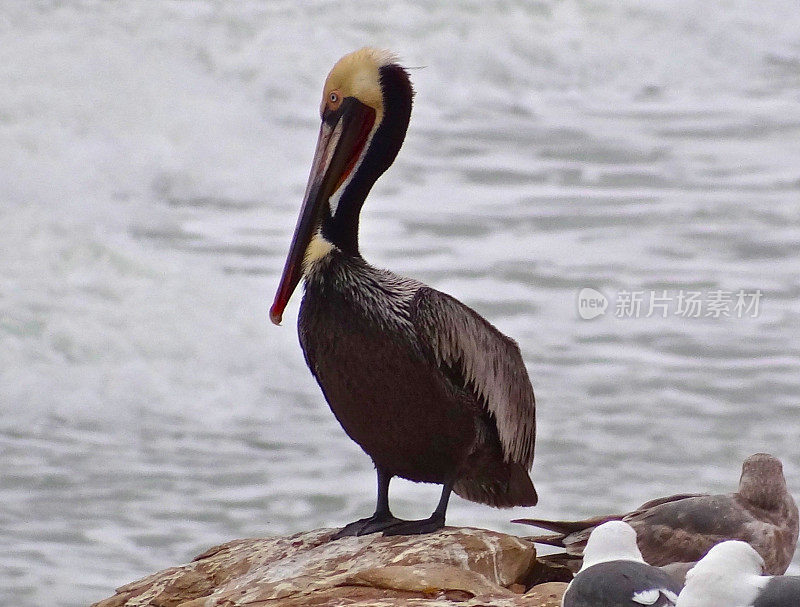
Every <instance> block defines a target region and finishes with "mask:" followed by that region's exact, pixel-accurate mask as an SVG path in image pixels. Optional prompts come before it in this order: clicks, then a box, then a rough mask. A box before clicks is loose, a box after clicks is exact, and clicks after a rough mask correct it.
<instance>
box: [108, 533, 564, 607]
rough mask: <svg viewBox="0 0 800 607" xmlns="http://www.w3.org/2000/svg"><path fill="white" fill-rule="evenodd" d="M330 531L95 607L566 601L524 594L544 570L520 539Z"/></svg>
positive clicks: (140, 586) (215, 562)
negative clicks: (362, 534)
mask: <svg viewBox="0 0 800 607" xmlns="http://www.w3.org/2000/svg"><path fill="white" fill-rule="evenodd" d="M332 532H333V530H331V529H319V530H316V531H309V532H305V533H299V534H296V535H293V536H290V537H276V538H265V539H247V540H235V541H232V542H228V543H226V544H222V545H221V546H217V547H215V548H212V549H211V550H208V551H207V552H205V553H203V554H201V555H200V556H198V557H197V558H196V559H195V560H194V561H192V562H191V563H188V564H186V565H182V566H180V567H171V568H169V569H166V570H164V571H161V572H159V573H156V574H153V575H150V576H148V577H146V578H143V579H141V580H139V581H136V582H133V583H131V584H127V585H125V586H122V587H121V588H118V589H117V593H116V594H115V595H114V596H112V597H110V598H108V599H105V600H103V601H100V602H99V603H95V605H94V607H122V606H127V607H134V606H136V607H223V606H224V607H239V606H245V605H246V606H253V607H256V606H259V607H261V606H263V607H266V606H272V605H280V606H282V607H283V606H286V607H301V606H310V607H315V606H318V607H322V606H328V605H344V604H346V605H349V606H354V607H357V606H367V605H371V606H381V605H387V606H388V605H426V606H429V607H435V606H444V605H449V606H452V605H455V604H458V605H463V606H478V605H493V606H495V605H496V606H497V607H504V606H508V607H523V606H525V607H550V606H551V605H557V604H558V603H557V602H553V598H552V597H553V596H555V595H554V594H553V592H557V591H558V589H555V590H554V589H553V588H551V587H549V586H552V585H548V584H545V585H544V586H548V588H546V589H544V590H537V589H541V588H542V587H535V588H533V589H532V590H531V591H530V592H528V593H527V594H524V595H523V594H518V592H520V590H521V589H522V588H524V587H525V583H526V580H527V579H530V577H531V576H530V574H531V571H532V570H534V569H535V568H536V567H537V566H538V565H537V561H536V552H535V549H534V547H533V545H532V544H531V543H530V542H527V541H525V540H522V539H520V538H518V537H514V536H511V535H506V534H503V533H497V532H494V531H487V530H484V529H471V528H451V527H448V528H445V529H443V530H442V531H440V532H438V533H433V534H430V535H423V536H395V537H383V536H382V535H380V534H373V535H369V536H365V537H350V538H343V539H341V540H338V541H335V542H331V541H330V536H331V534H332ZM561 586H566V585H565V584H562V585H561ZM509 588H511V589H509ZM561 592H562V593H563V590H561ZM559 600H560V595H559Z"/></svg>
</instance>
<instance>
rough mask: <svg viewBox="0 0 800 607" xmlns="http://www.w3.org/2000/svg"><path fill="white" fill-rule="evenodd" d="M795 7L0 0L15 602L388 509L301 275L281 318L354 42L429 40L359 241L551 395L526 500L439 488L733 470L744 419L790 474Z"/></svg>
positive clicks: (795, 339)
mask: <svg viewBox="0 0 800 607" xmlns="http://www.w3.org/2000/svg"><path fill="white" fill-rule="evenodd" d="M798 32H800V10H798V5H797V3H796V2H794V1H791V0H762V1H760V2H758V3H755V2H751V1H749V0H719V1H714V2H702V3H700V2H695V1H694V0H670V1H665V0H653V1H650V2H646V3H643V2H638V1H635V0H593V1H589V0H541V1H538V2H536V1H533V2H522V1H513V0H505V1H502V0H489V1H484V0H481V1H480V2H478V1H465V2H459V3H441V2H434V1H420V2H411V1H408V0H395V1H392V2H386V1H372V0H370V1H366V0H364V1H355V0H341V1H339V2H329V1H319V2H296V1H294V0H292V1H280V0H274V1H264V2H256V1H247V2H222V1H219V2H215V1H211V0H206V1H199V0H198V1H189V0H187V1H182V2H136V1H129V2H113V3H112V2H101V1H89V0H87V1H81V2H78V1H75V2H55V1H52V2H46V1H41V2H32V1H31V2H28V1H20V2H16V1H13V0H9V1H6V2H3V3H2V6H0V235H1V237H0V458H1V459H0V462H1V463H0V603H2V604H4V605H5V604H8V605H12V604H13V605H16V606H28V605H30V606H33V605H45V604H46V605H54V606H61V605H64V606H67V605H69V606H71V605H85V604H88V603H89V602H92V601H95V600H99V599H101V598H103V597H105V596H107V595H109V594H110V593H111V592H112V591H113V588H114V587H115V586H118V585H121V584H123V583H126V582H129V581H131V580H133V579H135V578H137V577H140V576H142V575H144V574H147V573H150V572H153V571H156V570H158V569H161V568H164V567H166V566H170V565H174V564H177V563H181V562H185V561H187V560H189V559H191V558H192V557H193V556H194V555H196V554H197V553H199V552H201V551H202V550H204V549H205V548H207V547H209V546H211V545H213V544H215V543H218V542H222V541H226V540H230V539H234V538H239V537H247V536H263V535H270V534H284V533H291V532H296V531H300V530H306V529H312V528H315V527H320V526H336V525H341V524H343V523H346V522H349V521H351V520H354V519H355V518H358V517H360V516H365V515H367V514H369V513H370V512H371V511H372V508H373V506H374V494H375V489H374V482H375V481H374V474H373V470H372V468H371V464H370V461H369V459H368V458H367V457H366V456H365V455H363V454H362V453H361V452H360V451H359V449H358V448H357V447H356V445H355V444H353V443H351V442H350V440H349V439H348V438H347V437H346V436H345V435H344V433H343V432H342V431H341V429H340V428H339V426H338V424H337V422H336V421H335V419H334V418H333V416H332V414H331V413H330V411H329V410H328V407H327V405H326V404H325V402H324V400H323V398H322V395H321V393H320V391H319V389H318V388H317V386H316V385H315V383H314V381H313V379H312V377H311V375H310V374H309V372H308V370H307V369H306V366H305V364H304V362H303V358H302V354H301V351H300V348H299V345H298V343H297V337H296V332H295V328H294V324H295V321H296V314H297V306H298V302H299V297H295V298H294V300H293V302H292V304H291V305H290V307H289V309H288V311H287V314H286V317H285V321H284V326H283V327H281V328H278V327H274V326H272V325H271V324H270V323H269V320H268V317H267V309H268V306H269V304H270V303H271V301H272V297H273V295H274V290H275V287H276V284H277V278H278V274H279V272H280V270H281V268H282V265H283V261H284V256H285V253H286V251H287V247H288V243H289V239H290V236H291V232H292V230H293V228H294V224H295V220H296V214H297V211H298V209H299V204H300V199H301V196H302V193H303V189H304V186H305V181H306V177H307V172H308V168H309V166H310V160H311V156H312V154H313V149H314V142H315V138H316V132H317V129H318V118H317V108H318V103H319V97H320V92H321V86H322V83H323V81H324V77H325V75H326V74H327V72H328V70H329V69H330V67H331V66H332V64H333V62H334V61H335V60H336V59H338V57H339V56H340V55H342V54H344V53H345V52H348V51H350V50H353V49H355V48H358V47H360V46H363V45H365V44H371V45H378V46H384V47H389V48H391V49H394V50H395V51H396V52H398V53H399V54H400V56H401V57H402V58H403V60H404V62H405V63H406V65H409V66H414V67H417V66H419V67H422V66H424V69H415V70H413V71H412V78H413V80H414V82H415V86H416V89H417V97H416V105H415V109H414V114H413V116H412V122H411V127H410V131H409V134H408V137H407V140H406V145H405V147H404V148H403V150H402V152H401V153H400V156H399V157H398V159H397V162H396V163H395V165H394V166H393V168H392V169H391V170H390V171H389V172H388V173H387V174H386V175H385V176H384V177H383V178H382V179H381V180H380V181H379V183H378V184H377V186H376V187H375V189H374V191H373V193H372V195H371V197H370V199H369V200H368V202H367V204H366V206H365V209H364V213H363V216H362V251H363V253H364V255H365V257H366V258H367V259H368V260H370V261H371V262H373V263H375V264H377V265H379V266H385V267H389V268H391V269H393V270H395V271H397V272H399V273H401V274H406V275H410V276H413V277H416V278H418V279H421V280H423V281H425V282H427V283H429V284H431V285H432V286H435V287H437V288H439V289H442V290H444V291H447V292H448V293H451V294H453V295H454V296H456V297H458V298H460V299H461V300H462V301H464V302H466V303H467V304H469V305H471V306H473V307H474V308H476V309H477V310H478V311H480V312H481V313H482V314H484V315H485V316H486V317H487V318H489V319H491V320H492V321H493V322H494V323H495V324H497V326H498V327H500V328H501V329H502V330H503V331H505V332H506V333H508V334H509V335H512V336H513V337H515V338H516V339H517V340H518V341H519V343H520V345H521V348H522V351H523V353H524V356H525V359H526V361H527V363H528V367H529V370H530V374H531V377H532V379H533V383H534V387H535V390H536V394H537V400H538V420H539V439H538V445H537V456H536V462H535V464H534V470H533V478H534V480H535V483H536V485H537V488H538V490H539V494H540V496H541V501H540V505H539V506H538V507H537V508H536V509H529V510H526V509H516V510H513V511H501V510H493V509H491V508H488V507H484V506H479V505H474V504H470V503H468V502H465V501H463V500H461V499H459V498H454V500H453V502H452V505H451V508H450V512H449V514H450V517H449V522H450V523H451V524H454V525H474V526H485V527H489V528H494V529H498V530H502V531H507V532H519V533H523V534H527V533H528V532H529V529H527V528H520V527H519V526H516V525H512V524H510V523H509V522H508V521H509V520H510V519H511V518H514V517H518V516H524V515H536V516H542V517H578V516H584V515H591V514H597V513H602V512H607V511H618V510H625V509H630V508H633V507H635V506H637V505H638V504H639V503H641V502H643V501H645V500H647V499H650V498H652V497H656V496H661V495H668V494H671V493H675V492H679V491H703V490H707V491H712V492H726V491H730V490H732V489H733V488H734V487H735V486H736V483H737V481H738V476H739V467H740V464H741V461H742V460H743V459H744V458H745V457H746V456H747V455H749V454H751V453H754V452H757V451H768V452H771V453H773V454H775V455H777V456H778V457H780V458H781V459H782V460H783V462H784V466H785V470H786V475H787V478H788V481H789V483H790V486H791V487H792V489H793V490H794V492H795V494H796V495H800V440H798V436H799V435H800V420H799V419H798V415H799V414H800V407H799V405H800V403H799V402H798V400H800V399H799V397H800V374H798V368H800V330H799V329H798V326H799V325H800V305H799V304H798V301H799V299H798V298H800V277H799V276H800V274H799V271H800V265H799V264H800V35H798ZM584 287H591V288H594V289H598V290H599V291H601V292H602V293H604V294H605V295H606V297H607V298H608V300H609V304H608V309H607V310H606V313H605V314H604V315H601V316H600V317H598V318H596V319H594V320H592V321H586V320H583V319H581V318H580V317H579V315H578V308H577V297H578V293H579V291H580V290H581V289H582V288H584ZM626 291H627V292H639V293H643V294H644V298H645V299H644V303H643V307H642V310H641V311H640V313H639V318H627V317H618V314H623V313H625V312H630V311H631V310H630V309H628V310H625V309H623V307H622V303H623V302H624V297H625V295H624V292H626ZM651 291H654V292H655V293H656V294H657V295H658V296H662V295H664V293H662V291H666V292H667V293H666V296H667V298H668V299H673V300H672V301H670V304H669V305H670V307H669V309H668V311H667V312H668V313H667V318H663V317H662V316H663V314H662V313H661V308H655V309H654V313H653V314H651V315H648V314H647V312H648V309H649V308H648V300H649V298H650V295H651ZM681 291H683V292H689V291H695V292H700V293H701V298H703V300H704V302H705V304H706V305H707V306H708V305H710V303H709V301H710V299H709V298H712V297H714V296H713V295H712V293H713V292H718V291H724V292H728V293H737V292H739V291H744V292H746V293H748V294H750V293H755V292H756V291H760V292H761V293H762V295H761V299H760V301H759V304H760V305H759V309H758V311H757V314H753V313H752V312H753V311H752V310H751V311H750V313H747V314H736V313H734V312H733V309H731V310H730V312H731V314H730V316H727V317H726V316H724V315H722V316H720V317H719V318H716V317H714V316H713V315H711V316H705V313H706V309H704V310H703V311H702V315H701V317H699V318H693V317H686V316H685V315H682V314H680V313H677V312H679V310H678V309H677V307H676V306H677V301H676V300H677V297H678V294H679V293H680V292H681ZM708 310H710V308H708ZM634 315H635V314H634ZM738 316H742V318H739V317H738ZM753 316H755V317H753ZM395 485H396V486H395ZM437 494H438V487H433V486H416V485H412V484H410V483H405V482H395V484H394V485H393V498H392V499H393V504H394V505H395V509H396V510H397V512H398V513H399V514H400V515H404V516H417V517H419V516H427V514H428V513H429V511H430V510H432V508H433V506H434V505H435V502H436V499H437ZM794 571H795V572H797V569H796V568H795V569H794Z"/></svg>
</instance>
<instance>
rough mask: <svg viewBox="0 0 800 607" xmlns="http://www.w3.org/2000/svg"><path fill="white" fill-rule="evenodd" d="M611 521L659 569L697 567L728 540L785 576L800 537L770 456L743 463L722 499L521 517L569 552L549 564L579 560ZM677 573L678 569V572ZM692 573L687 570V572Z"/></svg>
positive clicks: (678, 499)
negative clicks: (577, 516) (586, 515)
mask: <svg viewBox="0 0 800 607" xmlns="http://www.w3.org/2000/svg"><path fill="white" fill-rule="evenodd" d="M610 520H622V521H625V522H626V523H628V524H630V525H631V526H632V527H633V528H634V529H635V530H636V534H637V537H638V543H639V549H640V550H641V551H642V554H643V555H644V558H645V560H646V561H647V562H648V563H650V564H651V565H657V566H659V567H663V566H672V565H673V564H676V563H685V564H687V565H688V564H694V563H695V562H696V561H697V560H698V559H700V558H701V557H702V556H703V555H704V554H705V553H706V552H708V550H709V548H711V547H712V546H714V545H715V544H718V543H719V542H722V541H725V540H733V539H736V540H743V541H745V542H748V543H749V544H751V545H752V546H753V547H754V548H755V549H756V550H757V551H758V552H759V553H760V554H761V556H762V557H763V558H764V561H765V562H766V567H767V569H766V571H767V573H770V574H772V575H780V574H782V573H783V572H784V571H786V569H787V568H788V567H789V564H790V563H791V562H792V556H793V555H794V550H795V546H796V545H797V537H798V528H799V525H798V522H799V521H798V511H797V505H796V504H795V501H794V498H793V497H792V494H791V493H789V490H788V488H787V487H786V479H785V478H784V476H783V465H782V464H781V461H780V460H779V459H778V458H776V457H773V456H772V455H769V454H768V453H756V454H754V455H751V456H750V457H748V458H747V459H746V460H744V463H743V464H742V475H741V477H740V480H739V490H738V491H736V492H735V493H727V494H723V495H707V494H699V493H682V494H678V495H672V496H670V497H662V498H658V499H654V500H651V501H649V502H647V503H645V504H642V505H641V506H639V507H638V508H637V509H636V510H634V511H633V512H629V513H627V514H612V515H605V516H597V517H594V518H590V519H586V520H583V521H545V520H541V519H518V520H516V521H514V522H517V523H526V524H529V525H535V526H537V527H542V528H544V529H550V530H551V531H555V532H557V533H556V534H555V535H546V536H541V537H536V538H533V540H534V541H537V542H541V543H545V544H550V545H553V546H561V547H563V548H566V554H555V555H548V557H546V558H548V560H555V561H557V562H565V564H567V566H570V565H572V564H573V563H570V562H569V561H570V560H575V559H579V558H580V556H581V555H582V553H583V547H584V546H585V545H586V540H587V538H588V537H589V535H590V533H591V532H592V530H593V529H594V528H595V527H597V525H600V524H601V523H604V522H606V521H610ZM679 569H680V568H678V569H673V570H674V571H675V572H676V573H677V571H679ZM685 569H688V567H685V568H684V573H685Z"/></svg>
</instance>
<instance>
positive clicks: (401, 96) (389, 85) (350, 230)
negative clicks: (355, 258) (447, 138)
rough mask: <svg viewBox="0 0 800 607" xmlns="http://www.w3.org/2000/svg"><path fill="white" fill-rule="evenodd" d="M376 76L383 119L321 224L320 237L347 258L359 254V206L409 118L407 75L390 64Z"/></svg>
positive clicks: (389, 159) (397, 147)
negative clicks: (337, 199)
mask: <svg viewBox="0 0 800 607" xmlns="http://www.w3.org/2000/svg"><path fill="white" fill-rule="evenodd" d="M380 76H381V90H382V91H383V119H382V120H381V123H380V125H379V126H378V128H377V129H376V130H375V133H374V134H373V136H372V140H371V142H370V144H369V147H368V148H367V149H366V151H365V152H364V159H363V160H362V161H361V164H360V165H359V167H358V169H357V170H356V172H355V173H354V174H353V177H352V178H351V179H350V182H349V183H348V184H347V186H346V187H345V189H344V191H343V192H342V195H341V198H340V199H339V204H338V205H337V206H336V211H335V212H334V214H333V216H332V217H329V218H327V219H326V220H325V221H324V223H323V225H322V235H323V237H325V239H326V240H328V241H329V242H331V243H333V244H334V245H336V246H337V247H338V248H339V249H340V250H341V251H343V252H345V253H348V254H351V255H359V252H358V219H359V215H360V213H361V207H362V206H363V204H364V201H365V200H366V198H367V195H368V194H369V191H370V190H371V189H372V186H373V185H374V184H375V182H376V181H377V180H378V177H380V176H381V175H382V174H383V172H384V171H385V170H386V169H388V168H389V167H390V166H391V164H392V162H394V159H395V158H396V157H397V153H398V152H399V151H400V147H401V146H402V145H403V140H404V139H405V136H406V130H407V129H408V121H409V119H410V117H411V103H412V98H413V96H414V90H413V88H412V86H411V81H410V80H409V77H408V72H406V70H405V69H403V68H402V67H400V66H399V65H395V64H391V65H386V66H384V67H382V68H380Z"/></svg>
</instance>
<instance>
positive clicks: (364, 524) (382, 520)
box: [331, 514, 407, 540]
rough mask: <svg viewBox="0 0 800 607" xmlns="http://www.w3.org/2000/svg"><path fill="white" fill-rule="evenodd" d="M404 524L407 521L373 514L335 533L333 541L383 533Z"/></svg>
mask: <svg viewBox="0 0 800 607" xmlns="http://www.w3.org/2000/svg"><path fill="white" fill-rule="evenodd" d="M404 522H407V521H403V520H402V519H399V518H395V517H394V516H392V515H391V514H389V515H384V516H376V515H374V514H373V515H372V516H370V517H368V518H362V519H360V520H357V521H354V522H352V523H350V524H349V525H345V526H344V527H342V528H341V529H339V531H337V532H336V533H334V534H333V536H332V537H331V539H332V540H338V539H339V538H343V537H349V536H351V535H369V534H370V533H377V532H378V531H383V530H384V529H386V528H387V527H391V526H392V525H396V524H398V523H404Z"/></svg>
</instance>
